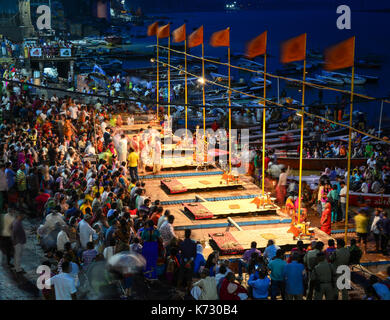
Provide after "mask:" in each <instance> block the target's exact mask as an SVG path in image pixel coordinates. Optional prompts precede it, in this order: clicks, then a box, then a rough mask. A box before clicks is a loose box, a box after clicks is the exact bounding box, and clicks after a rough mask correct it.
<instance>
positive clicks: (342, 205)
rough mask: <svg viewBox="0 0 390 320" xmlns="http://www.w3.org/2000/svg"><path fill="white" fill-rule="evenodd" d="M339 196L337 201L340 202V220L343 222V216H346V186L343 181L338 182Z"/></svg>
mask: <svg viewBox="0 0 390 320" xmlns="http://www.w3.org/2000/svg"><path fill="white" fill-rule="evenodd" d="M340 187H341V190H340V194H339V199H340V200H339V201H340V209H341V213H342V220H341V222H344V221H345V215H346V200H347V186H346V185H345V182H344V181H341V182H340Z"/></svg>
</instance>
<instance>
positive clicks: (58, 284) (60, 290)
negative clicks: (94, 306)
mask: <svg viewBox="0 0 390 320" xmlns="http://www.w3.org/2000/svg"><path fill="white" fill-rule="evenodd" d="M45 284H47V285H50V286H54V289H55V292H56V300H72V294H74V293H76V291H77V289H76V285H75V279H74V277H72V276H71V275H70V274H69V273H64V272H62V273H59V274H57V275H55V276H54V277H51V278H50V279H47V280H46V281H45Z"/></svg>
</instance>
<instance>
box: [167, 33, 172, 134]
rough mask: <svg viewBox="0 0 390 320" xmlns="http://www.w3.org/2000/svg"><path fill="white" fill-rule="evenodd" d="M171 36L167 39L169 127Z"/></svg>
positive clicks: (169, 119)
mask: <svg viewBox="0 0 390 320" xmlns="http://www.w3.org/2000/svg"><path fill="white" fill-rule="evenodd" d="M170 64H171V36H169V37H168V125H169V128H170V126H171V104H170V103H171V68H170Z"/></svg>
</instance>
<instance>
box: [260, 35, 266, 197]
mask: <svg viewBox="0 0 390 320" xmlns="http://www.w3.org/2000/svg"><path fill="white" fill-rule="evenodd" d="M266 42H267V40H266ZM266 73H267V53H265V54H264V101H263V107H264V109H263V157H262V158H263V159H262V174H261V190H262V194H263V197H264V180H265V177H264V175H265V135H266V130H265V125H266V121H265V116H266V109H265V106H266V102H265V99H266V98H267V80H266Z"/></svg>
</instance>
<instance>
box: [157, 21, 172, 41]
mask: <svg viewBox="0 0 390 320" xmlns="http://www.w3.org/2000/svg"><path fill="white" fill-rule="evenodd" d="M169 26H170V25H169V24H166V25H165V26H162V27H159V28H158V29H157V37H158V38H159V39H163V38H168V37H169V36H170V31H169V30H170V29H169Z"/></svg>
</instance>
